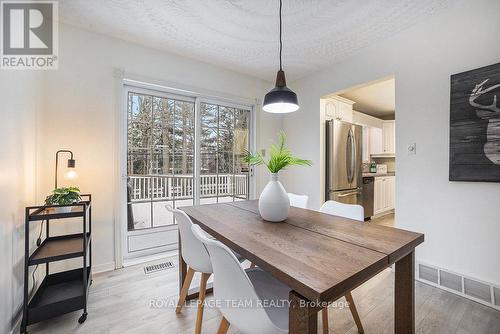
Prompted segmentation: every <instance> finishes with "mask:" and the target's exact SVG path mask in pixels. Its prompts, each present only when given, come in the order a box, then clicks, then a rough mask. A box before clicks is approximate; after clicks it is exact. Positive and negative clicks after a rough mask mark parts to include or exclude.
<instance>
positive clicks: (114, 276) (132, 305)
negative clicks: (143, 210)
mask: <svg viewBox="0 0 500 334" xmlns="http://www.w3.org/2000/svg"><path fill="white" fill-rule="evenodd" d="M391 219H392V220H393V219H394V215H391V214H390V215H386V216H383V217H380V218H377V219H375V220H373V221H372V223H375V224H377V223H379V224H383V225H390V224H391ZM169 260H172V261H174V263H176V264H177V259H176V258H169ZM157 262H160V261H155V262H153V263H157ZM143 267H144V266H143V265H137V266H132V267H128V268H124V269H120V270H116V271H112V272H107V273H102V274H98V275H95V276H94V283H93V285H92V286H91V288H90V296H89V310H88V318H87V321H86V322H85V323H84V324H82V325H79V324H78V322H77V320H78V317H79V316H80V315H81V312H80V311H78V312H74V313H71V314H67V315H65V316H61V317H58V318H55V319H52V320H50V321H46V322H42V323H39V324H36V325H33V326H30V327H29V328H28V331H29V332H30V333H47V334H49V333H50V334H53V333H64V334H68V333H89V334H98V333H193V332H194V324H195V318H196V308H195V306H193V307H188V308H186V309H184V310H183V312H182V314H180V315H176V314H175V302H176V301H177V296H178V271H177V269H178V268H177V267H176V268H173V269H169V270H164V271H161V272H158V273H154V274H150V275H146V274H145V273H144V270H143ZM195 280H196V282H194V283H193V284H197V280H199V277H198V276H196V277H195ZM353 297H354V299H355V301H356V306H357V308H358V311H359V313H360V316H361V320H362V322H363V326H364V328H365V332H366V333H368V334H369V333H384V334H385V333H392V332H393V321H394V318H393V316H394V273H393V272H391V270H390V269H387V270H384V271H383V272H381V273H380V274H379V275H377V276H376V277H374V278H373V279H371V280H370V281H368V282H366V283H365V284H363V285H362V286H360V287H359V288H357V289H356V290H354V292H353ZM210 301H213V297H212V296H209V297H208V298H207V302H209V303H210ZM340 301H343V300H340ZM339 304H340V303H339ZM319 318H321V317H319ZM219 321H220V313H219V312H218V311H217V309H216V308H215V307H212V306H210V305H209V306H207V307H206V309H205V315H204V322H203V333H215V332H216V329H217V326H218V324H219ZM329 321H330V333H349V334H354V333H357V330H356V326H355V324H354V322H353V320H352V317H351V314H350V312H349V310H348V309H347V308H339V307H337V308H336V307H334V306H331V307H330V312H329ZM319 322H320V324H319V326H318V327H319V330H321V321H319ZM416 327H417V330H416V332H417V333H436V334H446V333H459V334H465V333H474V334H479V333H491V334H498V333H500V312H499V311H496V310H494V309H492V308H490V307H487V306H484V305H481V304H478V303H475V302H473V301H470V300H468V299H465V298H462V297H459V296H456V295H454V294H451V293H448V292H445V291H443V290H440V289H437V288H434V287H431V286H429V285H426V284H423V283H420V282H416ZM319 332H320V331H319ZM229 333H236V331H235V329H234V328H230V331H229Z"/></svg>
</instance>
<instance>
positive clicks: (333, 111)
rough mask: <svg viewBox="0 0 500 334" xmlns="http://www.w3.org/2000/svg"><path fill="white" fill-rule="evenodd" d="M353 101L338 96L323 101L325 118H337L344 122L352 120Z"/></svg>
mask: <svg viewBox="0 0 500 334" xmlns="http://www.w3.org/2000/svg"><path fill="white" fill-rule="evenodd" d="M353 104H354V102H353V101H351V100H348V99H345V98H343V97H340V96H334V97H330V98H328V99H327V100H326V101H325V116H326V119H338V120H341V121H344V122H350V123H352V121H353V110H352V105H353Z"/></svg>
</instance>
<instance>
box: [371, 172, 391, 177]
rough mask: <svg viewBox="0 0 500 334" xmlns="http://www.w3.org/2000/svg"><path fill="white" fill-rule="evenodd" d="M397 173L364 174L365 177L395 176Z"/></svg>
mask: <svg viewBox="0 0 500 334" xmlns="http://www.w3.org/2000/svg"><path fill="white" fill-rule="evenodd" d="M395 175H396V172H387V173H363V177H380V176H395Z"/></svg>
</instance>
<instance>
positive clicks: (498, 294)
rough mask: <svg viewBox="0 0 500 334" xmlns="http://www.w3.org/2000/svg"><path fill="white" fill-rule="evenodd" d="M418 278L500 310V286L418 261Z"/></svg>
mask: <svg viewBox="0 0 500 334" xmlns="http://www.w3.org/2000/svg"><path fill="white" fill-rule="evenodd" d="M416 270H417V272H416V275H415V277H416V279H417V280H418V281H420V282H423V283H426V284H429V285H432V286H434V287H436V288H441V289H443V290H446V291H448V292H451V293H454V294H456V295H459V296H462V297H464V298H468V299H471V300H474V301H475V302H478V303H481V304H484V305H487V306H489V307H492V308H494V309H496V310H499V311H500V286H498V285H494V284H491V283H489V282H484V281H480V280H477V279H475V278H472V277H468V276H465V275H462V274H459V273H453V272H451V271H449V270H447V269H444V268H439V267H436V266H433V265H429V264H426V263H422V262H420V261H417V265H416Z"/></svg>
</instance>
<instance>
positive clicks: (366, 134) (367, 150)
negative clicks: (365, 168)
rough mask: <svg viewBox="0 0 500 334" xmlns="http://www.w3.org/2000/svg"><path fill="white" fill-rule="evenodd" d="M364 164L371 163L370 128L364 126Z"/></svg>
mask: <svg viewBox="0 0 500 334" xmlns="http://www.w3.org/2000/svg"><path fill="white" fill-rule="evenodd" d="M362 153H363V154H362V156H363V163H370V162H371V158H370V127H369V126H366V125H364V126H363V152H362Z"/></svg>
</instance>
